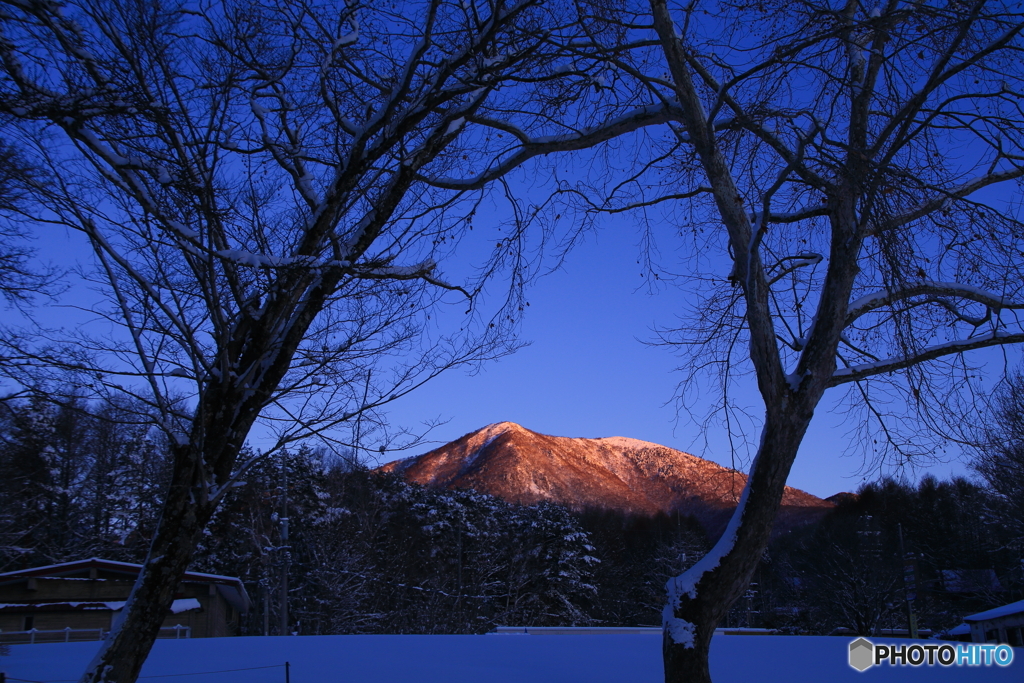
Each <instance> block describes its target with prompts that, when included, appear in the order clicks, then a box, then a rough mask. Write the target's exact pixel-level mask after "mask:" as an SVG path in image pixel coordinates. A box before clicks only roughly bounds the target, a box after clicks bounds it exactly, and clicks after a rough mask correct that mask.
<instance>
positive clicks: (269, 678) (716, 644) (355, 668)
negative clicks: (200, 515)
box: [0, 634, 1024, 683]
mask: <svg viewBox="0 0 1024 683" xmlns="http://www.w3.org/2000/svg"><path fill="white" fill-rule="evenodd" d="M849 642H850V641H849V639H847V638H838V637H813V636H803V637H785V636H717V637H715V639H714V641H713V642H712V645H711V673H712V677H713V678H714V679H715V683H775V682H778V683H804V682H806V683H821V682H822V681H827V683H845V682H850V683H854V682H857V683H868V682H870V683H914V682H915V681H920V682H924V681H929V682H930V681H950V682H953V681H956V682H957V683H971V682H975V681H976V682H977V683H982V682H984V683H1009V682H1010V681H1017V682H1019V681H1021V680H1024V651H1019V650H1018V652H1020V659H1019V660H1018V661H1014V663H1013V664H1011V665H1010V666H1008V667H1005V668H1003V667H997V666H985V667H982V666H978V667H950V668H943V667H938V666H934V667H929V666H920V667H890V666H877V667H871V668H870V669H868V670H867V671H865V672H864V673H858V672H857V671H855V670H854V669H852V668H850V667H849V665H848V664H847V648H848V646H849ZM879 642H884V641H882V640H880V641H879ZM902 642H904V643H906V642H908V641H902ZM96 648H97V643H68V644H64V643H61V644H45V645H16V646H13V647H12V648H11V655H10V656H8V657H0V670H2V671H5V672H6V673H7V675H8V677H9V680H10V679H14V683H19V681H18V679H20V680H21V681H26V680H27V681H40V682H44V683H55V682H58V681H63V682H69V681H75V680H77V677H78V676H79V675H80V674H81V672H82V669H83V667H84V666H85V665H86V664H87V663H88V661H89V659H90V658H91V656H92V654H93V653H94V652H95V651H96ZM286 661H288V662H290V663H291V672H290V673H291V681H292V682H293V683H339V682H343V681H344V682H348V681H351V682H352V683H481V682H483V681H486V682H487V683H575V682H577V681H578V682H579V683H605V682H607V683H624V682H626V683H661V682H662V681H663V680H664V679H663V674H662V667H661V636H660V635H658V634H622V635H571V636H536V635H486V636H294V637H290V638H289V637H270V638H210V639H195V640H162V641H158V642H157V644H156V646H155V648H154V649H153V653H152V655H151V656H150V658H149V661H148V662H147V663H146V666H145V668H144V669H143V671H142V676H143V678H142V679H141V680H147V678H146V677H149V676H160V678H158V679H152V680H154V683H157V682H158V683H186V682H187V683H204V682H207V681H209V682H211V683H212V682H214V681H215V682H216V683H283V681H284V663H285V662H286ZM258 667H268V668H258ZM231 669H235V670H236V671H227V670H231ZM238 669H241V670H238ZM201 672H209V673H206V674H205V675H195V674H198V673H201ZM174 674H183V675H180V676H178V675H174ZM188 674H191V675H188Z"/></svg>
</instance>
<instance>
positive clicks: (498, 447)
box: [379, 422, 832, 515]
mask: <svg viewBox="0 0 1024 683" xmlns="http://www.w3.org/2000/svg"><path fill="white" fill-rule="evenodd" d="M379 469H380V470H381V471H386V472H395V473H398V474H401V475H402V476H404V477H405V478H406V479H407V480H408V481H411V482H415V483H418V484H423V485H426V486H432V487H441V488H451V489H454V488H463V489H475V490H477V491H481V492H484V493H489V494H491V495H493V496H497V497H499V498H502V499H504V500H507V501H510V502H515V503H521V504H526V505H529V504H533V503H537V502H541V501H551V502H556V503H560V504H563V505H566V506H568V507H570V508H573V509H576V510H580V509H583V508H606V509H613V510H620V511H623V512H630V513H635V514H645V515H653V514H657V513H659V512H672V511H674V510H680V511H683V512H695V513H700V512H711V511H715V510H718V511H724V510H726V509H730V508H733V507H735V505H736V502H737V501H738V499H739V495H740V493H741V492H742V490H743V486H744V484H745V483H746V480H747V477H746V475H745V474H743V473H741V472H737V471H734V470H731V469H729V468H726V467H722V466H721V465H718V464H716V463H713V462H711V461H709V460H705V459H703V458H699V457H697V456H694V455H690V454H689V453H683V452H682V451H677V450H675V449H672V448H667V447H665V446H660V445H658V444H654V443H650V442H647V441H640V440H638V439H629V438H625V437H619V436H613V437H608V438H602V439H582V438H569V437H562V436H548V435H546V434H538V433H537V432H533V431H530V430H529V429H526V428H524V427H522V426H520V425H518V424H515V423H513V422H500V423H498V424H492V425H488V426H487V427H484V428H483V429H480V430H478V431H475V432H471V433H469V434H466V435H465V436H463V437H462V438H460V439H457V440H455V441H452V442H451V443H448V444H446V445H444V446H441V447H440V448H436V449H434V450H432V451H430V452H429V453H424V454H423V455H419V456H416V457H412V458H407V459H405V460H399V461H395V462H391V463H388V464H386V465H384V466H382V467H381V468H379ZM782 504H783V506H784V508H787V509H789V510H791V511H798V510H799V511H807V512H823V511H824V510H826V509H829V508H831V507H832V503H830V502H828V501H825V500H822V499H821V498H818V497H816V496H813V495H811V494H809V493H806V492H804V491H800V490H799V489H794V488H790V487H787V488H786V493H785V496H784V497H783V501H782Z"/></svg>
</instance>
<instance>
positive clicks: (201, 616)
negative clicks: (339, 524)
mask: <svg viewBox="0 0 1024 683" xmlns="http://www.w3.org/2000/svg"><path fill="white" fill-rule="evenodd" d="M141 569H142V565H139V564H131V563H128V562H115V561H112V560H101V559H98V558H95V557H94V558H91V559H88V560H78V561H76V562H65V563H62V564H54V565H49V566H46V567H35V568H32V569H23V570H20V571H14V572H7V573H4V574H0V643H13V642H45V641H58V640H59V641H69V640H97V639H99V638H102V637H103V636H104V635H105V634H106V633H107V632H108V631H109V630H110V627H111V624H112V623H113V620H114V618H115V616H116V613H117V612H118V611H119V610H121V609H122V608H123V607H124V604H125V601H126V600H127V599H128V594H129V593H130V592H131V589H132V585H133V584H134V583H135V579H136V578H137V577H138V575H139V571H140V570H141ZM249 604H250V603H249V596H248V595H247V594H246V592H245V587H244V586H243V585H242V582H241V581H240V580H239V579H237V578H234V577H230V576H218V575H216V574H201V573H199V572H186V573H185V576H184V578H183V579H182V581H181V583H180V584H179V585H178V589H177V591H176V593H175V596H174V602H173V603H172V604H171V608H170V610H169V611H168V614H167V618H166V619H165V620H164V625H163V627H162V628H161V630H160V637H161V638H213V637H218V636H230V635H235V633H236V632H237V630H238V623H239V618H240V615H242V614H245V613H246V612H248V611H249Z"/></svg>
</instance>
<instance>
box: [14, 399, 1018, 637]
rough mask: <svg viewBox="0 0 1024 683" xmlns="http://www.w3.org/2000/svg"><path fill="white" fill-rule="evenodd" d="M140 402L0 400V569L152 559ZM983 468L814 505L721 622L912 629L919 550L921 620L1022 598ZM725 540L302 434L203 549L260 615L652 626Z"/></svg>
mask: <svg viewBox="0 0 1024 683" xmlns="http://www.w3.org/2000/svg"><path fill="white" fill-rule="evenodd" d="M1008 396H1009V393H1008V392H1007V393H1004V399H1006V398H1007V397H1008ZM137 408H138V407H137V406H136V407H134V409H133V406H130V405H124V404H122V405H104V406H100V405H98V404H95V403H89V402H85V401H81V402H78V403H76V404H71V405H66V406H63V407H54V406H52V405H50V404H45V403H33V402H29V401H20V402H19V401H16V400H8V401H4V402H0V471H3V472H5V474H6V476H5V477H3V478H2V479H0V571H12V570H14V569H20V568H25V567H30V566H36V565H44V564H51V563H56V562H63V561H71V560H75V559H82V558H86V557H103V558H107V559H112V560H121V561H128V562H142V561H143V560H144V558H145V556H146V552H147V550H148V548H149V544H150V541H151V537H152V533H153V529H154V527H155V524H156V520H155V518H154V517H155V514H156V512H155V511H156V510H159V503H160V498H161V495H162V491H163V490H164V486H165V484H166V480H167V478H168V476H169V468H170V463H169V461H168V455H167V454H168V452H169V449H168V447H167V445H166V444H164V443H162V442H161V440H160V437H159V434H157V433H153V432H151V431H148V430H147V428H145V427H141V426H137V425H135V424H133V423H132V415H133V414H134V412H135V409H137ZM1012 408H1013V406H1012V405H1010V404H1009V403H1008V402H1007V401H1005V400H1004V411H1003V413H1002V414H1001V415H1002V419H1003V422H1001V424H1007V425H1011V424H1012V421H1011V420H1009V415H1010V414H1011V411H1012ZM991 436H992V439H993V440H995V439H996V438H997V435H996V434H992V435H991ZM1004 436H1005V435H1004ZM999 443H1004V444H1005V443H1007V442H1006V441H1000V442H999ZM987 452H988V453H989V457H988V459H987V460H982V461H981V462H982V463H987V467H988V469H989V471H991V469H992V467H994V466H996V465H997V464H1001V465H1004V466H1005V465H1006V464H1007V463H1008V462H1011V460H1012V459H1011V458H1009V457H1008V456H1007V452H1013V451H1012V449H1005V448H1004V449H1003V451H1001V452H995V451H992V450H989V451H987ZM250 455H251V454H250ZM977 469H978V472H979V475H980V476H978V477H976V478H975V480H970V479H965V478H957V479H953V480H950V481H939V480H937V479H935V478H932V477H925V478H923V479H922V480H921V481H920V482H919V483H917V484H916V485H912V484H909V483H906V482H901V481H898V480H896V479H891V478H888V479H882V480H879V481H876V482H872V483H867V484H864V485H862V486H861V487H860V488H859V489H858V490H857V491H856V492H855V493H846V494H840V495H838V496H835V497H833V500H834V501H835V502H836V506H835V508H833V509H831V510H830V511H828V512H827V513H825V514H824V515H823V516H820V518H819V519H817V520H816V521H813V522H810V523H808V524H805V525H803V526H796V527H793V528H789V529H786V530H783V531H781V532H780V533H777V534H776V535H775V536H774V537H773V539H772V541H771V543H770V544H769V547H768V550H767V551H766V552H765V553H764V554H763V556H762V559H761V562H760V564H759V567H758V569H757V571H756V572H755V574H754V578H753V580H752V581H751V583H750V585H749V587H748V589H747V591H746V593H745V594H744V596H743V597H742V598H741V599H740V600H739V601H737V603H736V604H735V605H734V607H733V608H732V610H731V611H730V613H729V615H728V616H727V618H726V620H725V621H724V622H723V624H722V625H723V626H726V627H749V628H768V629H776V630H778V631H779V632H782V633H793V634H796V633H804V634H822V635H825V634H830V633H843V634H849V633H856V634H860V635H871V634H878V633H880V632H881V631H882V630H884V629H905V628H906V627H907V606H906V602H905V598H906V593H907V587H906V584H905V582H904V574H905V568H906V567H907V566H908V565H909V566H911V567H912V568H913V576H914V587H913V590H914V592H915V593H916V599H915V601H914V610H915V613H916V614H917V620H918V625H919V627H920V628H921V629H922V630H931V631H932V632H933V633H940V632H942V631H944V630H946V629H949V628H951V627H954V626H956V625H958V624H959V623H960V622H961V620H962V618H963V617H964V616H965V615H968V614H972V613H975V612H978V611H981V610H983V609H986V608H988V607H991V606H994V605H998V604H1003V603H1006V602H1010V601H1014V600H1019V599H1021V598H1022V597H1024V572H1022V566H1024V565H1022V546H1021V543H1020V536H1019V534H1017V533H1016V532H1015V529H1014V526H1013V524H1011V523H1009V522H1010V520H1008V518H1007V516H1006V515H1007V513H1008V512H1010V511H1011V509H1012V508H1011V507H1010V506H1009V505H1008V501H1007V497H1006V492H1005V491H1004V492H1003V493H1000V492H999V491H998V490H996V489H995V488H993V487H991V486H989V485H988V483H987V482H986V481H985V473H986V469H985V467H983V466H981V464H979V466H978V467H977ZM995 481H1000V482H1003V483H1005V477H1003V478H1000V479H997V480H995ZM285 526H287V529H288V535H287V540H285V538H284V537H283V535H282V531H283V529H284V528H285ZM901 534H902V538H901ZM715 540H716V539H714V538H709V537H708V532H707V530H706V528H705V527H704V526H702V524H701V522H700V521H698V519H697V518H695V517H693V516H687V515H682V514H676V515H672V516H669V515H660V516H658V517H638V516H630V515H625V514H622V513H619V512H615V511H608V510H586V511H582V512H579V511H577V512H574V511H570V510H568V509H566V508H564V507H561V506H558V505H554V504H541V505H536V506H530V507H524V506H518V505H512V504H509V503H506V502H503V501H501V500H499V499H497V498H494V497H492V496H488V495H483V494H479V493H476V492H473V491H447V490H434V489H428V488H424V487H422V486H418V485H413V484H409V483H406V482H404V481H402V480H401V479H400V478H398V477H396V476H394V475H382V474H378V473H373V472H371V471H369V470H368V469H367V468H366V467H365V466H364V465H363V464H362V463H360V462H358V461H356V460H355V459H353V458H351V457H340V456H338V455H334V454H328V453H327V452H326V451H324V450H317V449H313V448H308V447H299V448H297V449H293V450H291V451H287V452H286V453H285V455H283V456H279V457H267V458H258V459H257V460H256V462H255V464H254V465H253V466H252V467H251V468H250V470H249V471H248V472H247V474H246V476H245V478H244V481H239V482H237V484H236V485H235V486H234V488H233V489H232V491H231V492H230V494H228V496H227V498H226V500H225V503H224V504H223V505H222V506H221V507H220V508H219V509H218V511H217V513H216V515H215V516H214V518H213V520H212V521H211V523H210V525H209V526H208V527H207V529H206V532H205V533H204V536H203V538H202V541H201V543H200V545H199V548H198V549H197V552H196V555H195V558H194V561H193V564H192V569H195V570H199V571H206V572H211V573H217V574H225V575H230V576H238V577H240V578H241V579H242V580H243V581H244V583H245V586H246V588H247V590H248V592H249V595H250V597H251V599H252V603H253V607H252V609H251V610H250V612H249V614H248V615H246V617H245V621H244V622H243V624H242V633H243V634H247V635H259V634H271V635H274V634H279V633H282V632H284V629H285V628H287V632H293V633H301V634H346V633H483V632H487V631H490V630H493V629H494V628H495V627H496V626H507V625H518V626H525V625H530V626H557V625H593V626H657V625H658V621H659V613H660V610H661V603H662V600H663V586H664V584H665V581H666V580H667V579H668V578H669V577H670V576H672V575H675V574H677V573H678V572H680V571H682V570H684V569H685V568H687V567H689V566H691V565H693V564H694V563H695V562H696V561H697V560H698V559H699V558H700V557H701V556H703V555H704V554H705V553H706V552H707V550H708V549H709V548H710V547H711V545H712V543H713V542H714V541H715ZM285 577H287V583H284V581H283V579H284V578H285ZM282 585H285V586H286V589H285V590H287V595H288V605H287V607H288V609H287V614H286V616H285V617H284V619H285V621H286V622H287V625H286V626H285V624H284V623H282V609H281V607H282Z"/></svg>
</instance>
